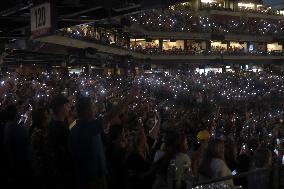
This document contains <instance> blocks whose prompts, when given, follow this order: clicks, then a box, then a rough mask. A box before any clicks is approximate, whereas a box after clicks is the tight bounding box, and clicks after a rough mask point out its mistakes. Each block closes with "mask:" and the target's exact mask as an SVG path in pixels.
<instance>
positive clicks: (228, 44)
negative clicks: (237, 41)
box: [227, 41, 230, 51]
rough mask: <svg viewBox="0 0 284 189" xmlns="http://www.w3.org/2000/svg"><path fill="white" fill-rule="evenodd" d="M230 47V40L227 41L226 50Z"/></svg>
mask: <svg viewBox="0 0 284 189" xmlns="http://www.w3.org/2000/svg"><path fill="white" fill-rule="evenodd" d="M229 48H230V41H227V51H228V50H229Z"/></svg>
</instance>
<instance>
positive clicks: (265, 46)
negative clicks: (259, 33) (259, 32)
mask: <svg viewBox="0 0 284 189" xmlns="http://www.w3.org/2000/svg"><path fill="white" fill-rule="evenodd" d="M264 52H265V53H267V43H264Z"/></svg>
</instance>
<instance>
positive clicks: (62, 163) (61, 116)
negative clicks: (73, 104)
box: [47, 95, 71, 188]
mask: <svg viewBox="0 0 284 189" xmlns="http://www.w3.org/2000/svg"><path fill="white" fill-rule="evenodd" d="M50 109H51V111H52V120H51V122H50V125H49V127H48V141H47V143H48V146H49V149H50V153H51V155H52V167H53V170H54V175H53V176H54V179H55V182H54V186H53V188H67V187H68V186H69V184H70V183H71V182H70V181H69V179H70V177H71V175H70V174H71V170H70V168H71V159H70V152H69V146H68V141H69V129H68V123H67V121H66V118H67V116H68V113H69V111H70V106H69V101H68V99H67V98H66V97H64V96H62V95H59V96H55V97H54V98H53V99H52V101H51V103H50Z"/></svg>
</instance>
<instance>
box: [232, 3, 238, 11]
mask: <svg viewBox="0 0 284 189" xmlns="http://www.w3.org/2000/svg"><path fill="white" fill-rule="evenodd" d="M238 10H239V7H238V1H233V11H238Z"/></svg>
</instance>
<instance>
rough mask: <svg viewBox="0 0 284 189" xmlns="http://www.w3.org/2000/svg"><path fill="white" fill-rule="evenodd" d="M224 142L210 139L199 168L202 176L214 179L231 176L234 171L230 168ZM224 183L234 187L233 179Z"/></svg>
mask: <svg viewBox="0 0 284 189" xmlns="http://www.w3.org/2000/svg"><path fill="white" fill-rule="evenodd" d="M224 151H225V147H224V142H223V141H221V140H218V139H212V140H210V141H209V144H208V147H207V150H206V153H205V154H204V157H203V159H202V161H201V165H200V168H199V173H200V176H201V177H200V178H203V179H213V178H219V177H225V176H231V175H232V172H231V170H230V169H229V168H228V166H227V164H226V162H225V157H224ZM223 183H224V184H226V185H229V186H231V187H234V183H233V180H226V181H223Z"/></svg>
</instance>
